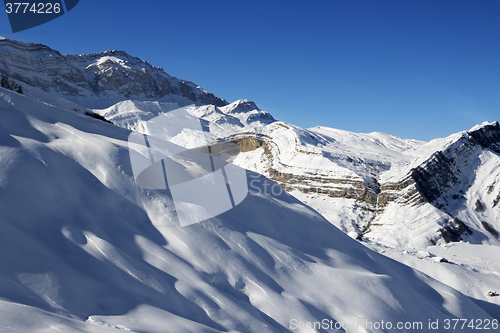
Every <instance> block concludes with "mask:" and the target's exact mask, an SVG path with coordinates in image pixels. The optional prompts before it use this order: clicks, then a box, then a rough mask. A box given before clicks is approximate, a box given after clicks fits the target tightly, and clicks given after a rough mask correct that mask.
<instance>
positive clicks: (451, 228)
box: [438, 218, 472, 243]
mask: <svg viewBox="0 0 500 333" xmlns="http://www.w3.org/2000/svg"><path fill="white" fill-rule="evenodd" d="M447 224H448V225H446V226H444V227H443V228H441V229H439V230H438V231H439V233H440V234H441V237H442V238H443V240H444V241H445V242H446V243H450V242H459V241H461V240H463V237H464V236H468V235H472V230H471V229H470V228H469V227H468V226H466V225H465V224H464V223H463V222H462V221H460V220H459V219H458V218H454V219H453V221H451V222H450V221H447Z"/></svg>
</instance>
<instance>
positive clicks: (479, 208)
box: [474, 199, 484, 213]
mask: <svg viewBox="0 0 500 333" xmlns="http://www.w3.org/2000/svg"><path fill="white" fill-rule="evenodd" d="M475 205H476V207H475V208H474V210H475V211H476V212H478V213H479V212H484V205H483V203H482V202H481V200H479V199H477V200H476V204H475Z"/></svg>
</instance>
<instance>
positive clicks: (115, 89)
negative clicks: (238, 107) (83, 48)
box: [0, 38, 228, 108]
mask: <svg viewBox="0 0 500 333" xmlns="http://www.w3.org/2000/svg"><path fill="white" fill-rule="evenodd" d="M0 72H1V73H4V74H6V75H8V76H9V77H11V78H13V79H16V80H18V81H19V82H21V83H25V84H27V85H29V86H31V87H35V88H38V89H41V90H43V91H45V92H49V93H51V94H53V95H55V96H57V97H63V98H64V99H67V100H69V101H71V102H75V103H77V104H80V105H82V106H84V107H88V108H97V107H99V108H104V107H109V106H111V105H113V104H115V103H117V102H118V101H121V100H125V99H137V100H155V101H157V100H162V99H163V100H166V101H174V102H179V103H181V104H188V103H190V102H196V103H202V104H213V105H216V106H224V105H227V104H228V103H227V102H226V101H225V100H223V99H220V98H218V97H215V96H214V95H213V94H211V93H209V92H207V91H205V90H204V89H203V88H201V87H199V86H197V85H196V84H194V83H192V82H189V81H185V80H180V79H177V78H176V77H173V76H170V75H168V74H167V73H165V72H164V71H163V69H162V68H159V67H155V66H152V65H151V64H149V63H148V62H146V61H144V60H141V59H139V58H136V57H133V56H131V55H129V54H127V53H126V52H124V51H105V52H99V53H94V54H83V55H61V53H59V52H58V51H56V50H53V49H51V48H49V47H48V46H45V45H42V44H34V43H21V42H18V41H14V40H11V39H6V38H0Z"/></svg>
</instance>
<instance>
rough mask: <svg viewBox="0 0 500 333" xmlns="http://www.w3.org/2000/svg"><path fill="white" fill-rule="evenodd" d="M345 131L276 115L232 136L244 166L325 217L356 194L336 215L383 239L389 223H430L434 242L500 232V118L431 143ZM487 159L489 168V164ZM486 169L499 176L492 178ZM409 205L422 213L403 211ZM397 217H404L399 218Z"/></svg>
mask: <svg viewBox="0 0 500 333" xmlns="http://www.w3.org/2000/svg"><path fill="white" fill-rule="evenodd" d="M338 132H340V131H337V132H335V133H330V132H328V131H327V130H321V129H320V130H317V129H311V130H304V129H301V128H298V127H295V126H293V125H290V124H285V123H281V122H275V123H272V124H270V125H268V126H266V127H265V128H264V129H261V130H260V132H257V133H240V134H238V135H235V136H231V137H228V138H226V139H225V140H229V141H231V142H234V143H236V144H237V145H238V146H239V147H240V150H241V151H242V152H243V154H242V155H243V156H245V154H247V156H248V157H246V158H241V159H240V163H241V164H242V165H244V166H245V167H246V168H248V169H252V170H255V171H258V172H260V173H262V174H264V175H266V176H267V177H269V178H271V179H273V180H274V181H276V182H278V183H279V184H280V185H281V187H282V188H283V189H284V190H286V191H289V192H291V193H292V194H294V195H296V196H297V197H299V198H300V199H301V200H303V201H306V202H307V203H308V204H309V205H310V206H311V207H313V208H315V209H317V210H319V211H321V210H323V211H321V212H322V213H323V214H325V216H326V215H328V214H329V212H331V211H335V209H336V208H335V206H336V205H345V204H346V202H345V201H339V200H346V199H347V200H351V201H348V202H352V206H351V207H350V208H349V209H348V210H350V211H351V214H350V215H349V216H351V218H352V219H351V218H350V217H346V216H344V217H340V215H339V213H338V211H336V212H337V213H336V214H337V215H335V214H332V215H331V216H329V218H330V220H331V221H332V223H334V224H336V225H337V226H339V227H340V228H342V229H344V231H355V232H357V233H364V234H365V236H366V237H374V238H379V237H381V236H380V235H377V233H379V234H380V233H383V230H385V229H386V228H389V226H390V228H393V229H394V228H396V229H397V228H406V227H405V224H406V223H408V224H413V228H415V229H418V228H419V226H418V225H419V223H423V224H422V228H424V227H423V226H424V225H425V228H426V229H427V234H426V235H425V236H422V238H423V242H427V243H428V244H429V243H430V244H436V243H439V242H441V241H442V242H445V243H447V242H457V241H460V240H464V239H467V240H471V241H479V239H481V237H483V236H484V235H487V237H489V238H491V237H490V236H493V237H494V238H495V239H496V238H497V236H496V235H497V233H495V230H496V229H498V228H499V227H500V209H496V210H495V211H493V212H492V211H491V209H495V207H497V206H499V205H498V202H499V201H500V199H498V197H500V168H499V165H500V164H499V163H498V162H496V161H497V160H496V159H500V149H499V144H500V127H499V124H498V123H497V122H495V123H484V124H481V125H479V126H476V127H474V128H472V129H471V130H470V131H466V132H462V133H458V134H456V135H453V136H451V137H449V138H446V139H438V140H434V141H433V142H430V143H427V144H424V143H418V142H409V141H405V140H403V139H399V140H400V141H396V139H395V138H387V137H386V138H384V139H385V141H382V140H381V139H380V138H374V137H373V136H374V134H368V135H361V134H353V133H348V132H344V133H338ZM349 136H352V138H349ZM395 142H397V143H398V144H399V146H398V145H396V144H395ZM363 147H364V148H363ZM362 149H366V150H367V151H371V152H372V154H371V155H370V153H366V152H364V151H361V150H362ZM248 154H250V155H248ZM250 156H253V157H250ZM486 165H489V167H488V168H489V169H488V170H486V171H484V170H482V169H481V168H485V167H486ZM476 174H477V175H476ZM474 175H476V176H474ZM483 175H486V176H488V177H489V178H488V182H491V183H489V184H488V183H484V181H483V180H482V179H481V178H480V177H482V176H483ZM487 185H489V186H487ZM497 191H498V196H496V193H497ZM323 202H328V203H329V204H328V205H329V206H328V207H326V208H325V204H324V203H323ZM477 202H480V203H481V204H480V205H478V204H477ZM478 207H479V208H478ZM344 208H345V207H344ZM344 208H342V209H344ZM355 209H358V210H359V209H361V210H362V211H364V212H365V215H364V216H363V218H359V214H357V215H358V217H354V215H356V214H354V213H353V212H354V210H355ZM344 210H345V209H344ZM405 210H406V211H408V212H409V213H408V214H410V213H411V214H414V215H415V216H411V217H409V216H407V215H405V214H402V213H401V212H403V211H405ZM497 211H498V212H497ZM474 214H475V215H474ZM471 215H473V216H471ZM394 216H396V217H397V219H400V222H396V223H394V222H392V221H393V218H394ZM485 219H489V220H488V221H484V220H485ZM353 221H354V222H353ZM389 221H391V222H389ZM415 221H421V222H415ZM399 223H401V225H400V226H399V227H397V225H398V224H399ZM427 224H428V225H427ZM492 230H493V232H492ZM424 234H425V233H424ZM476 234H478V236H477V237H476V238H474V235H476ZM419 237H420V236H419ZM425 239H427V240H425Z"/></svg>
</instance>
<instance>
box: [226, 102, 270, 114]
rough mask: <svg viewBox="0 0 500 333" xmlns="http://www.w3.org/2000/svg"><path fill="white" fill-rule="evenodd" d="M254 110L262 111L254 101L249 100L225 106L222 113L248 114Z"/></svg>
mask: <svg viewBox="0 0 500 333" xmlns="http://www.w3.org/2000/svg"><path fill="white" fill-rule="evenodd" d="M253 110H257V111H261V110H260V109H259V108H258V107H257V105H256V104H255V103H254V102H253V101H250V100H248V99H239V100H237V101H234V102H233V103H231V104H228V105H227V106H225V107H224V108H223V110H222V112H224V113H226V114H229V113H240V112H248V111H253Z"/></svg>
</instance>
